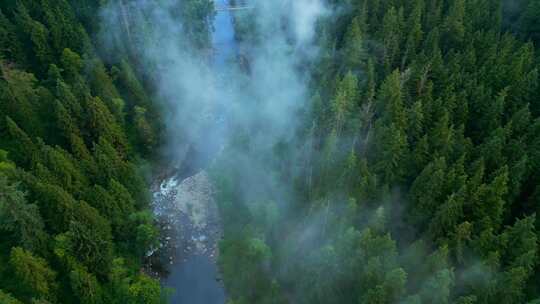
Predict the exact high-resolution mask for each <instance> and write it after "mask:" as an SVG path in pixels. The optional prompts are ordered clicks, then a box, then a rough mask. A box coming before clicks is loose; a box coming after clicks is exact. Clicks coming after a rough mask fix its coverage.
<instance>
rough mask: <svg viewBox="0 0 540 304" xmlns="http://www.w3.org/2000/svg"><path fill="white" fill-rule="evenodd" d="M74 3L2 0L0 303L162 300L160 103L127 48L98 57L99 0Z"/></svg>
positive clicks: (0, 39)
mask: <svg viewBox="0 0 540 304" xmlns="http://www.w3.org/2000/svg"><path fill="white" fill-rule="evenodd" d="M72 2H73V3H70V2H69V1H67V0H24V1H2V2H1V3H0V248H1V250H0V302H1V303H88V304H90V303H91V304H98V303H160V302H161V301H162V292H161V289H160V286H159V283H158V282H157V281H156V280H154V279H152V278H150V277H148V276H147V275H145V274H144V273H143V272H142V271H141V270H140V269H141V262H142V258H143V257H144V255H145V253H146V251H147V250H148V249H149V248H150V247H151V246H153V245H154V244H155V242H156V239H157V230H156V228H155V227H154V223H153V218H152V215H151V214H150V212H149V211H148V201H149V196H148V194H147V190H146V189H147V185H146V183H145V181H144V179H143V178H142V173H141V172H140V170H139V169H138V168H139V167H140V166H141V165H142V164H143V162H142V159H144V158H148V157H150V156H152V151H153V149H154V148H155V146H156V144H157V135H158V133H157V126H156V125H155V124H153V123H151V122H150V120H149V117H148V116H147V113H148V112H149V111H150V110H151V109H152V104H151V103H150V101H149V99H148V97H147V95H146V93H145V90H144V88H143V87H144V85H143V84H142V83H141V82H139V80H138V78H137V76H136V73H135V72H134V69H133V68H132V65H131V64H130V63H129V62H130V61H129V58H127V57H126V58H125V59H124V60H121V61H118V63H117V64H115V65H114V66H112V65H110V64H106V63H104V62H103V61H102V60H101V59H100V56H99V55H98V50H99V47H98V48H96V46H97V45H96V44H95V43H93V41H97V39H91V38H90V37H95V35H96V33H97V31H98V28H97V24H98V23H99V22H98V21H97V18H98V12H97V7H98V3H99V2H100V1H72ZM72 5H73V6H72Z"/></svg>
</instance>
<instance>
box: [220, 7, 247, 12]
mask: <svg viewBox="0 0 540 304" xmlns="http://www.w3.org/2000/svg"><path fill="white" fill-rule="evenodd" d="M253 8H255V7H254V6H216V8H215V10H216V11H217V12H221V11H240V10H248V9H253Z"/></svg>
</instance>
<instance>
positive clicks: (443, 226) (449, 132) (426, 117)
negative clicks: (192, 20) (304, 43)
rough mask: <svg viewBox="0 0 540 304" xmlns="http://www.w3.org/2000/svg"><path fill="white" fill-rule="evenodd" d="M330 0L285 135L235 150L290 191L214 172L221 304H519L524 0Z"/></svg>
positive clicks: (533, 203)
mask: <svg viewBox="0 0 540 304" xmlns="http://www.w3.org/2000/svg"><path fill="white" fill-rule="evenodd" d="M331 6H334V8H335V10H334V11H335V12H339V13H338V16H337V17H336V16H335V15H334V16H332V17H331V18H328V20H324V21H322V22H321V23H320V24H319V33H320V35H319V42H320V44H321V45H322V50H321V53H320V58H319V59H318V60H317V61H316V62H315V63H314V64H313V65H312V66H311V68H312V70H313V78H314V79H313V82H312V85H311V88H312V92H313V99H312V109H311V113H309V114H306V115H305V121H304V122H303V124H304V125H305V126H306V127H305V128H304V129H303V130H301V132H300V133H301V134H299V135H298V137H299V138H300V141H298V138H296V139H295V140H293V141H291V142H283V143H280V144H279V145H278V146H276V147H275V149H274V150H273V151H260V150H257V147H256V146H254V145H251V144H250V143H249V140H247V141H246V140H243V139H239V140H238V143H237V147H236V149H242V147H248V148H246V149H243V152H244V153H248V154H249V155H250V156H249V157H251V159H262V160H265V159H266V160H267V159H275V161H270V162H269V161H266V162H265V161H263V162H261V163H267V164H268V165H267V167H265V168H263V170H261V171H262V172H265V176H263V177H260V179H259V180H258V183H260V184H261V185H263V184H264V183H265V181H266V179H269V180H276V181H277V180H279V181H280V182H279V184H280V185H291V188H292V189H290V191H288V190H287V189H285V190H284V189H274V190H279V191H276V192H274V193H266V192H264V191H258V190H260V189H258V188H257V189H256V190H254V191H252V193H249V194H246V193H245V191H246V190H245V187H242V185H246V184H250V185H254V183H253V182H251V183H247V182H246V180H253V177H252V176H243V175H245V173H243V172H242V171H241V170H240V169H235V167H239V166H237V164H236V165H232V166H228V167H227V166H226V165H224V167H225V168H227V169H226V170H228V171H226V173H223V172H222V169H221V168H216V169H215V170H214V171H215V175H216V177H215V179H216V181H217V186H218V188H219V189H220V196H219V200H220V201H221V210H222V213H223V216H224V222H225V240H224V241H223V242H222V243H221V256H220V265H221V268H222V271H223V275H224V281H225V284H226V287H227V289H228V292H229V295H230V296H231V301H230V303H231V304H232V303H234V304H244V303H245V304H250V303H296V304H299V303H325V304H328V303H340V304H343V303H388V304H391V303H411V304H412V303H415V304H416V303H456V304H457V303H460V304H464V303H505V304H511V303H516V304H517V303H536V302H537V301H538V299H539V298H540V285H539V283H538V282H540V263H539V261H540V260H539V242H538V241H539V237H540V220H539V219H538V218H537V216H536V214H538V212H540V153H539V151H540V103H539V100H540V87H539V71H538V68H539V67H540V65H539V64H538V60H537V57H536V55H535V54H536V53H537V49H536V47H540V45H536V47H535V44H534V43H538V37H539V36H538V34H539V29H540V28H539V27H538V24H539V23H538V22H539V20H540V10H539V8H540V2H539V1H536V0H530V1H525V0H524V1H505V2H504V3H502V2H501V1H499V0H431V1H425V0H348V1H347V0H343V1H342V0H334V1H332V3H331ZM249 18H250V16H249V13H247V14H242V15H241V16H240V17H239V18H237V20H236V25H237V28H238V29H239V30H240V31H239V33H238V34H239V35H240V36H242V37H241V38H244V39H251V36H252V35H253V33H256V30H253V28H252V25H253V24H255V23H250V21H249ZM248 24H251V25H250V26H246V25H248ZM298 142H301V143H302V144H301V145H299V144H298ZM306 143H307V144H306ZM297 145H298V146H300V147H298V146H297ZM306 146H307V148H306ZM301 147H303V148H301ZM245 150H247V151H248V152H245ZM298 150H301V152H298ZM280 151H281V152H280ZM282 151H289V153H283V152H282ZM290 151H293V152H294V151H296V153H293V152H290ZM268 154H271V155H268ZM234 156H235V154H234V152H231V154H228V155H226V156H224V158H225V159H227V158H229V157H230V158H234ZM226 162H227V160H224V161H223V163H226ZM283 164H285V165H283ZM290 164H296V165H290ZM298 167H301V168H298ZM298 171H300V172H301V173H300V174H299V173H298ZM282 188H283V187H282ZM282 190H283V192H290V193H289V195H288V196H285V197H284V196H283V193H282ZM277 192H279V193H277Z"/></svg>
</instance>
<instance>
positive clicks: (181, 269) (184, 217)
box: [153, 0, 238, 304]
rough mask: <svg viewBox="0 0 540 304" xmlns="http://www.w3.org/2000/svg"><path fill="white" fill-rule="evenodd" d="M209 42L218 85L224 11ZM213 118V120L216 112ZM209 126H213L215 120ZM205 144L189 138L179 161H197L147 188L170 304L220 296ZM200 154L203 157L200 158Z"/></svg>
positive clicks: (220, 0)
mask: <svg viewBox="0 0 540 304" xmlns="http://www.w3.org/2000/svg"><path fill="white" fill-rule="evenodd" d="M228 2H229V0H216V3H215V5H216V6H217V7H226V6H228ZM212 44H213V48H214V55H213V57H212V63H211V64H212V71H213V72H214V73H215V75H216V84H215V85H216V86H224V85H225V84H224V83H223V82H221V81H220V80H219V79H220V78H226V76H225V75H226V74H227V72H228V71H227V69H229V67H231V66H232V64H231V62H234V61H235V60H236V57H237V54H238V46H237V42H236V40H235V33H234V26H233V21H232V16H231V13H230V11H226V10H220V11H218V12H217V15H216V17H215V19H214V33H213V38H212ZM214 90H216V91H220V90H222V89H220V88H214ZM218 110H219V109H218ZM216 120H217V121H219V117H218V118H217V119H216ZM213 127H214V128H219V126H218V125H217V124H216V125H215V126H213ZM213 132H215V131H213ZM207 144H208V143H203V144H199V146H200V145H207ZM210 144H211V145H212V147H210V148H209V147H208V146H205V147H199V149H198V147H197V145H198V144H197V143H194V144H193V146H194V147H193V149H192V154H195V155H192V157H191V158H190V157H189V156H188V157H187V158H186V160H185V162H190V161H191V162H196V163H197V164H196V165H193V164H190V163H187V164H183V165H182V167H184V169H179V170H178V171H177V172H174V173H173V174H172V176H169V177H168V178H166V179H164V180H159V181H156V184H155V185H154V188H153V195H154V200H153V207H154V212H155V214H156V216H157V218H158V220H159V221H160V222H161V225H162V226H163V227H162V230H163V231H164V233H163V237H162V240H161V243H162V246H163V248H162V251H163V252H162V253H161V255H162V258H161V259H162V264H165V266H166V267H165V268H166V269H165V271H164V272H163V273H162V274H161V275H160V276H161V282H162V285H163V286H164V287H170V288H172V289H173V290H174V291H173V294H172V295H171V298H170V300H171V303H172V304H223V303H225V300H226V295H225V290H224V287H223V285H222V283H221V282H220V279H219V271H218V268H217V266H216V259H217V255H218V254H219V253H218V242H219V240H220V239H221V235H222V229H221V222H220V218H219V212H218V209H217V205H216V202H215V201H214V200H213V195H212V194H213V189H212V184H211V182H210V179H209V177H208V176H207V174H206V172H205V170H204V168H205V167H206V166H208V163H209V162H210V161H211V159H212V158H213V157H215V156H216V154H217V153H219V152H218V150H219V146H220V144H221V143H219V142H214V143H210ZM209 150H210V152H208V151H209ZM198 151H205V152H204V154H206V155H204V156H200V155H197V154H200V153H199V152H198ZM201 153H202V152H201ZM201 158H203V159H206V161H201ZM163 260H164V261H163Z"/></svg>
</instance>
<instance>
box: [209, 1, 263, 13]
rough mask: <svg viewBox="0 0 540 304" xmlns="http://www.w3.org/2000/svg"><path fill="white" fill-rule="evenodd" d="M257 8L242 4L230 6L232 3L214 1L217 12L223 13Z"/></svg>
mask: <svg viewBox="0 0 540 304" xmlns="http://www.w3.org/2000/svg"><path fill="white" fill-rule="evenodd" d="M254 8H255V6H253V5H247V4H245V3H242V4H234V5H232V4H230V1H227V0H219V1H218V0H215V1H214V9H215V10H216V12H223V11H242V10H249V9H254Z"/></svg>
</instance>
